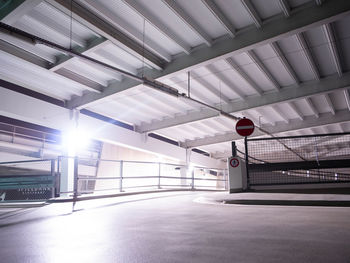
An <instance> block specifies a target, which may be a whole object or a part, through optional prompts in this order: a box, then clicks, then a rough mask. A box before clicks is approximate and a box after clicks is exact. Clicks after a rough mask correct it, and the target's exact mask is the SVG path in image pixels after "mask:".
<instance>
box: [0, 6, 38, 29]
mask: <svg viewBox="0 0 350 263" xmlns="http://www.w3.org/2000/svg"><path fill="white" fill-rule="evenodd" d="M42 1H43V0H31V1H25V0H12V1H3V2H4V3H3V2H2V4H1V6H0V21H1V22H3V23H6V24H8V25H12V24H13V23H15V22H16V21H17V20H18V19H20V18H21V17H22V16H23V15H25V13H27V12H29V11H30V10H32V9H33V8H34V7H35V6H37V5H38V4H40V2H42Z"/></svg>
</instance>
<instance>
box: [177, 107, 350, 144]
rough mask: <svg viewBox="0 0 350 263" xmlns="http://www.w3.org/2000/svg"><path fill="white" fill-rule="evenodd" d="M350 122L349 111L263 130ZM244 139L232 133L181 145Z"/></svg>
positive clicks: (288, 129)
mask: <svg viewBox="0 0 350 263" xmlns="http://www.w3.org/2000/svg"><path fill="white" fill-rule="evenodd" d="M349 121H350V114H349V112H348V111H347V110H342V111H338V112H337V113H336V114H335V115H333V114H331V113H320V116H319V118H315V117H313V116H306V117H305V119H304V120H303V121H301V120H296V119H294V120H290V122H289V123H283V122H281V123H279V124H278V125H262V127H261V128H263V129H264V130H267V131H268V132H269V133H271V134H276V133H280V132H287V131H296V130H302V129H308V128H313V127H320V126H324V125H330V124H337V123H343V122H349ZM261 135H264V134H263V133H262V132H261V131H259V130H256V131H254V134H253V135H252V136H251V137H257V136H261ZM240 139H243V137H241V136H239V135H238V134H236V133H233V132H230V133H226V134H221V135H215V136H211V137H205V138H202V139H197V140H188V141H185V142H183V143H180V145H181V146H182V147H186V148H191V147H200V146H204V145H210V144H217V143H223V142H229V141H234V140H240Z"/></svg>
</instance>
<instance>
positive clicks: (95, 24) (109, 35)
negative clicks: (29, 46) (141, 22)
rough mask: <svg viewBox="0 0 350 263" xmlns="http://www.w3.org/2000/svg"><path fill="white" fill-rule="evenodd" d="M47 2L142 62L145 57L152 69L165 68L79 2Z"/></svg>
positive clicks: (159, 61)
mask: <svg viewBox="0 0 350 263" xmlns="http://www.w3.org/2000/svg"><path fill="white" fill-rule="evenodd" d="M47 2H49V3H50V4H52V5H53V6H55V7H56V8H58V9H59V10H61V11H62V12H64V13H66V14H68V15H70V12H71V11H72V15H73V18H74V20H77V21H78V22H79V23H81V24H83V25H85V26H86V27H88V28H90V29H91V30H93V31H95V32H96V33H97V34H99V35H101V36H103V37H104V38H106V39H108V40H110V41H111V42H113V43H114V44H115V45H117V46H119V47H121V48H122V49H124V50H126V51H127V52H129V53H130V54H132V55H134V56H135V57H137V58H138V59H140V60H142V57H144V60H145V63H146V64H148V65H150V66H151V67H153V68H155V69H157V70H161V69H162V68H163V63H164V61H163V60H162V59H160V58H159V57H157V56H155V55H154V54H153V53H151V52H150V51H148V50H144V48H143V47H142V45H140V44H138V43H136V42H134V41H133V40H132V39H130V38H129V37H128V36H127V35H126V34H124V33H123V32H121V31H119V30H118V29H116V28H114V27H113V26H111V25H109V24H108V23H106V22H104V21H103V20H102V19H101V18H99V17H98V16H96V15H94V14H93V13H92V12H90V11H89V10H87V9H86V8H83V7H82V6H80V5H79V4H78V3H77V2H75V1H72V6H71V1H69V0H47ZM71 9H72V10H71Z"/></svg>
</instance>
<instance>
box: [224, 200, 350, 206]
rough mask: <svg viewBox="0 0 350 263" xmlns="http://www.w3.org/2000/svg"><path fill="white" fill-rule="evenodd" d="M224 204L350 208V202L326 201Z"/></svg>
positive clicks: (269, 201)
mask: <svg viewBox="0 0 350 263" xmlns="http://www.w3.org/2000/svg"><path fill="white" fill-rule="evenodd" d="M222 202H223V203H224V204H235V205H274V206H334V207H350V201H325V200H254V199H249V200H224V201H222Z"/></svg>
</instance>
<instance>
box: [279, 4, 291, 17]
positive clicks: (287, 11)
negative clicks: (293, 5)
mask: <svg viewBox="0 0 350 263" xmlns="http://www.w3.org/2000/svg"><path fill="white" fill-rule="evenodd" d="M278 4H279V5H280V7H281V10H282V11H283V14H284V16H285V17H289V16H290V6H289V4H288V2H287V0H278Z"/></svg>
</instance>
